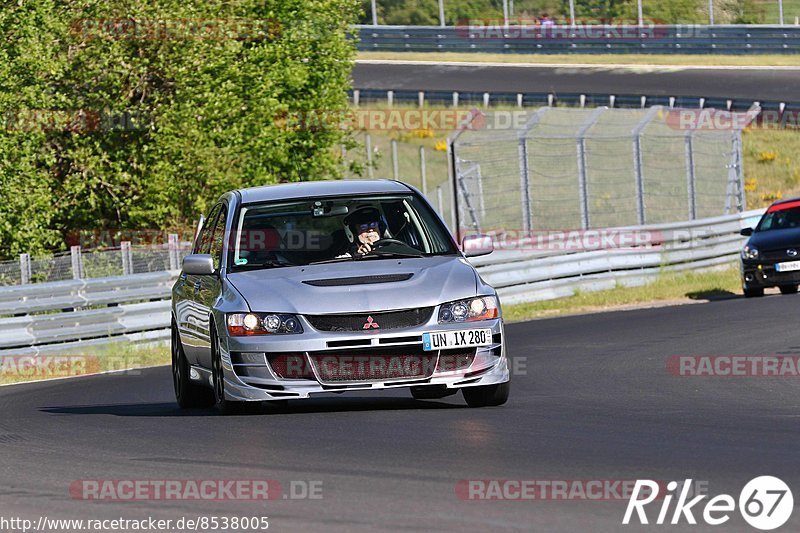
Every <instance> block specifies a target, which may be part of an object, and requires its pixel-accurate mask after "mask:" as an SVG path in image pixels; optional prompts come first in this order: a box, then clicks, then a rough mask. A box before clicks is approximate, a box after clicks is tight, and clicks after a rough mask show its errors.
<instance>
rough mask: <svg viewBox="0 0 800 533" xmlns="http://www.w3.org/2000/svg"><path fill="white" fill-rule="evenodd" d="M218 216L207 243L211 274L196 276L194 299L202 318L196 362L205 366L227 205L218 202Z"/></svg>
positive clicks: (219, 291) (219, 293)
mask: <svg viewBox="0 0 800 533" xmlns="http://www.w3.org/2000/svg"><path fill="white" fill-rule="evenodd" d="M219 207H220V209H219V216H218V217H217V220H216V223H215V224H214V229H213V232H212V233H211V239H210V243H209V251H208V253H209V254H211V258H212V259H213V261H214V271H215V274H214V275H213V276H197V277H198V278H199V280H198V282H197V287H198V289H197V293H196V295H195V301H196V303H197V307H198V312H199V313H200V314H201V316H202V317H203V318H204V320H203V323H202V324H203V325H202V331H201V333H200V335H199V340H200V342H199V344H198V351H197V363H198V364H199V365H200V366H203V367H205V368H209V369H210V368H211V322H210V317H211V311H212V309H213V308H214V305H215V304H216V303H217V300H219V298H220V297H221V296H222V282H221V280H220V267H221V266H222V248H223V246H222V245H223V241H224V240H225V225H226V222H227V218H228V208H227V205H225V204H224V203H223V204H219Z"/></svg>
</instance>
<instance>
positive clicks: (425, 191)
mask: <svg viewBox="0 0 800 533" xmlns="http://www.w3.org/2000/svg"><path fill="white" fill-rule="evenodd" d="M419 174H420V180H421V181H420V184H421V185H422V194H423V196H428V172H427V169H426V168H425V147H424V146H420V147H419Z"/></svg>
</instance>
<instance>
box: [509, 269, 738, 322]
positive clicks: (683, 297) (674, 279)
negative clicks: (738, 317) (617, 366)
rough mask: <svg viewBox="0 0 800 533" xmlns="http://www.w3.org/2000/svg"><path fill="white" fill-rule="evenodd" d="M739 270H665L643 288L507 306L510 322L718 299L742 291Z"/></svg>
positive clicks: (581, 293) (581, 294)
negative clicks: (685, 271)
mask: <svg viewBox="0 0 800 533" xmlns="http://www.w3.org/2000/svg"><path fill="white" fill-rule="evenodd" d="M740 289H741V288H740V282H739V271H738V270H737V269H735V268H729V269H725V270H716V271H709V272H700V273H695V272H688V273H664V274H662V275H661V276H659V277H658V278H657V279H656V281H654V282H653V283H649V284H647V285H642V286H640V287H623V286H618V287H616V288H614V289H611V290H607V291H596V292H579V293H577V294H575V295H574V296H570V297H568V298H559V299H557V300H545V301H540V302H530V303H524V304H516V305H507V306H504V307H503V316H504V317H505V319H506V321H507V322H520V321H523V320H532V319H535V318H543V317H550V316H560V315H572V314H580V313H587V312H596V311H608V310H613V309H614V308H617V307H621V306H627V305H634V304H645V303H651V302H665V301H676V303H678V302H681V301H682V302H689V301H693V300H715V299H720V298H726V297H731V296H733V295H735V294H739V293H740V292H741V290H740Z"/></svg>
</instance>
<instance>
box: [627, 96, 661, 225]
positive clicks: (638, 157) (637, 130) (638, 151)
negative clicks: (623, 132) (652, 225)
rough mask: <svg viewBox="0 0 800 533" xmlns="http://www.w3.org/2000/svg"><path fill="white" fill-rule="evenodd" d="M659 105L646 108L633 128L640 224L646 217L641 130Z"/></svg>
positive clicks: (637, 210) (634, 165) (637, 212)
mask: <svg viewBox="0 0 800 533" xmlns="http://www.w3.org/2000/svg"><path fill="white" fill-rule="evenodd" d="M660 110H661V106H653V107H651V108H650V109H648V110H647V113H645V115H644V118H643V119H642V120H640V121H639V123H638V124H636V127H634V128H633V131H632V135H633V172H634V179H635V180H636V220H637V224H639V225H640V226H642V225H644V224H645V220H646V219H647V217H646V213H645V210H644V209H645V204H644V171H643V170H642V166H643V164H642V131H643V130H644V129H645V128H646V127H647V125H648V124H649V123H650V121H651V120H653V117H654V116H655V114H656V113H658V112H659V111H660Z"/></svg>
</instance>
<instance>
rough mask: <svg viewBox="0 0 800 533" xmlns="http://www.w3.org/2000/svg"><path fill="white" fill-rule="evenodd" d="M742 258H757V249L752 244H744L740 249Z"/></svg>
mask: <svg viewBox="0 0 800 533" xmlns="http://www.w3.org/2000/svg"><path fill="white" fill-rule="evenodd" d="M742 259H758V249H757V248H754V247H752V246H745V247H744V249H743V250H742Z"/></svg>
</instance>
